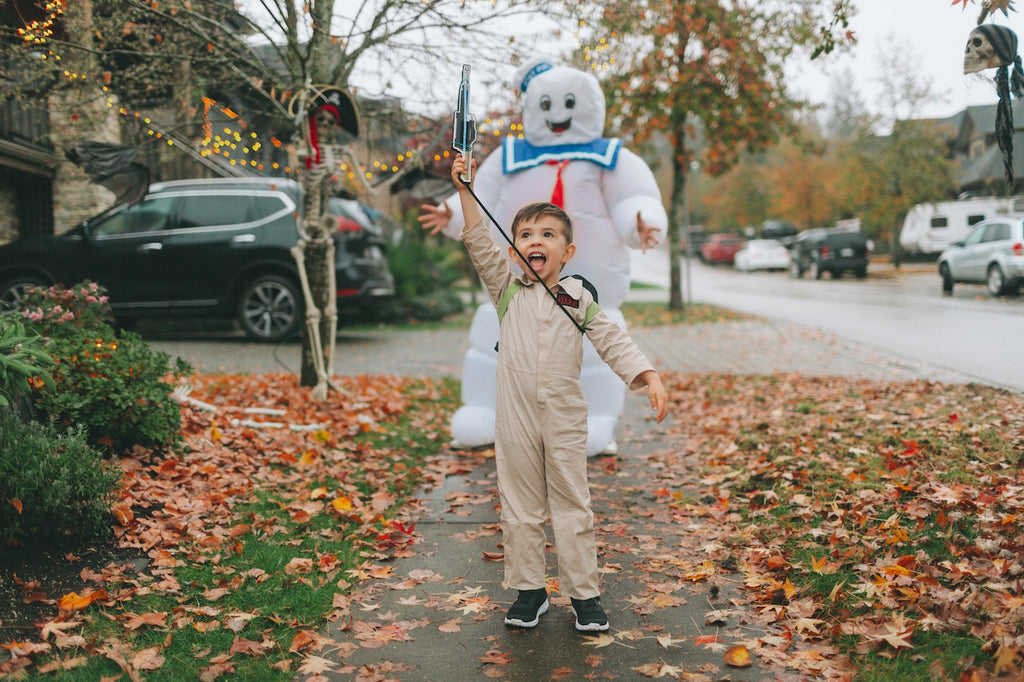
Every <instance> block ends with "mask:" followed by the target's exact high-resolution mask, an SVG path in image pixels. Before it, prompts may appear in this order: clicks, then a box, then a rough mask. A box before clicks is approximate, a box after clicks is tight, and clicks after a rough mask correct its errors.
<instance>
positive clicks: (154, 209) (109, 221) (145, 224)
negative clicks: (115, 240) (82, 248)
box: [89, 197, 174, 237]
mask: <svg viewBox="0 0 1024 682" xmlns="http://www.w3.org/2000/svg"><path fill="white" fill-rule="evenodd" d="M173 204H174V200H173V199H171V198H169V197H158V198H154V199H146V200H143V201H140V202H139V203H137V204H134V205H133V206H129V207H128V208H126V209H124V210H123V211H118V212H117V213H114V214H113V215H110V216H107V217H105V218H102V219H101V220H99V221H98V222H94V223H92V224H91V225H90V226H89V229H90V231H91V233H92V235H93V236H94V237H111V236H117V235H126V234H141V233H145V232H156V231H158V230H163V229H166V228H167V223H168V218H169V216H170V214H171V208H172V206H173Z"/></svg>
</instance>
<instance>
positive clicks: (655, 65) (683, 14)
mask: <svg viewBox="0 0 1024 682" xmlns="http://www.w3.org/2000/svg"><path fill="white" fill-rule="evenodd" d="M825 21H826V18H825V17H824V15H823V14H822V13H821V12H820V11H819V9H818V3H811V2H797V1H793V2H783V1H775V2H725V1H723V0H700V1H698V0H685V1H682V2H680V1H675V0H640V1H639V2H637V1H632V0H630V1H627V0H612V1H610V2H608V3H607V4H606V5H605V7H604V9H603V12H602V14H601V17H600V21H599V25H600V26H601V27H602V28H603V30H604V31H606V32H608V33H609V34H612V35H613V39H611V40H609V41H608V45H609V48H608V49H607V51H603V52H601V53H600V54H599V55H597V58H600V59H603V60H605V63H604V64H600V65H598V66H600V67H601V68H602V69H604V68H607V75H606V77H605V80H606V83H607V88H606V90H607V93H608V96H609V116H608V118H609V123H610V127H611V128H612V129H616V130H621V131H622V132H623V133H625V134H628V135H632V136H633V138H634V140H636V141H637V142H638V143H643V142H645V141H647V140H649V139H651V136H652V134H653V133H654V132H655V131H657V132H658V133H659V134H660V135H663V136H664V138H665V139H666V140H667V143H666V145H665V146H666V147H667V148H666V149H664V155H665V156H667V158H668V163H669V164H670V165H671V169H672V173H671V176H672V186H671V190H670V198H669V230H668V235H667V238H668V241H669V249H670V267H671V293H670V300H669V308H670V309H675V310H678V309H681V308H682V298H681V294H680V286H679V285H680V272H679V258H678V256H679V249H680V245H679V242H680V240H679V235H680V229H681V227H682V225H683V223H684V222H685V209H684V205H685V191H686V189H685V185H686V178H687V172H686V170H687V169H688V168H689V164H690V161H691V160H692V159H693V158H694V152H695V151H697V150H694V149H691V148H690V147H689V146H688V139H690V138H691V137H692V134H693V131H694V127H695V126H696V125H697V124H698V122H699V123H700V124H701V127H702V129H703V134H704V136H705V138H706V144H705V146H704V148H703V150H700V151H701V154H700V162H701V165H702V168H703V170H705V171H707V172H708V173H711V174H714V175H718V174H721V173H723V172H725V171H726V170H728V169H729V168H730V167H731V166H732V165H733V164H734V163H735V162H736V160H737V158H738V155H739V153H740V151H741V150H743V149H747V150H754V151H756V150H759V149H763V148H764V147H766V146H767V145H770V144H772V143H774V142H775V141H776V140H778V138H779V136H780V135H781V134H782V133H783V132H784V131H786V130H788V129H789V128H790V125H791V124H790V121H791V118H790V115H791V114H792V112H793V111H794V110H795V109H796V108H798V103H797V102H795V101H794V100H793V99H792V98H791V97H790V96H789V94H788V93H787V91H786V88H785V84H784V73H783V66H784V63H785V60H786V59H787V58H788V57H789V56H790V55H792V54H794V52H795V51H796V50H798V49H800V48H801V47H802V46H809V45H811V44H813V43H814V41H815V40H816V37H817V36H816V28H817V27H819V26H821V25H822V24H823V23H824V22H825Z"/></svg>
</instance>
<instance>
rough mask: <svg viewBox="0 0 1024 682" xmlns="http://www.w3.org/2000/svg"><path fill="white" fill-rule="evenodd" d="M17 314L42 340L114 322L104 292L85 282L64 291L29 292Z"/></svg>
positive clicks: (57, 289)
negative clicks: (36, 331) (42, 337)
mask: <svg viewBox="0 0 1024 682" xmlns="http://www.w3.org/2000/svg"><path fill="white" fill-rule="evenodd" d="M21 314H22V317H24V318H25V320H26V321H27V322H28V323H29V324H30V325H31V326H32V327H33V328H34V329H37V330H38V331H39V333H40V334H42V335H43V336H46V337H55V336H67V335H68V334H70V333H73V332H72V330H74V329H93V328H95V327H96V326H97V325H99V324H109V323H110V322H112V321H113V319H114V316H113V314H112V313H111V311H110V303H109V297H108V296H107V290H106V289H105V288H104V287H102V286H100V285H99V284H97V283H96V282H90V281H89V280H85V281H83V282H81V283H80V284H76V285H74V286H73V287H71V288H68V289H65V288H64V287H62V286H60V285H54V286H51V287H49V288H43V287H35V288H32V289H29V290H28V291H27V292H26V293H25V297H24V308H23V309H22V313H21Z"/></svg>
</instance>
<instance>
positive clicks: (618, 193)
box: [601, 149, 668, 249]
mask: <svg viewBox="0 0 1024 682" xmlns="http://www.w3.org/2000/svg"><path fill="white" fill-rule="evenodd" d="M601 190H602V192H603V194H604V197H605V203H606V204H607V205H608V213H609V214H610V215H611V218H612V224H613V225H614V226H615V230H616V231H617V232H618V233H619V237H620V238H621V239H622V241H623V242H624V243H625V244H626V245H627V246H629V247H630V248H633V249H639V248H640V235H639V233H638V232H637V230H636V214H637V211H639V212H640V213H641V215H642V216H643V219H644V222H646V223H648V224H650V225H651V226H653V227H659V228H661V229H662V234H664V230H665V229H666V228H667V227H668V215H667V214H666V213H665V207H664V206H663V205H662V203H661V191H660V190H659V189H658V183H657V182H656V181H655V179H654V173H652V172H651V169H650V168H649V167H648V166H647V164H646V163H644V160H643V159H641V158H640V157H639V156H637V155H636V154H635V153H633V152H631V151H629V150H628V149H622V150H621V151H620V152H619V160H618V163H617V164H616V165H615V170H612V171H608V172H605V173H604V177H603V179H602V187H601Z"/></svg>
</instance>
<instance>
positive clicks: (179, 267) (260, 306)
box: [0, 178, 394, 341]
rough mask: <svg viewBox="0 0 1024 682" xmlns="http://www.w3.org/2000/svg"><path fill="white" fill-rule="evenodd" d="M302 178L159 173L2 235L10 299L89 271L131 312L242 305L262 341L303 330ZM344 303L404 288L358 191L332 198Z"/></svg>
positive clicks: (4, 291)
mask: <svg viewBox="0 0 1024 682" xmlns="http://www.w3.org/2000/svg"><path fill="white" fill-rule="evenodd" d="M302 206H303V202H302V188H301V187H300V185H299V184H298V183H296V182H293V181H290V180H285V179H280V178H236V179H205V180H182V181H177V182H168V183H162V184H156V185H153V187H152V188H151V189H150V192H149V194H148V195H147V196H146V197H145V198H144V199H143V200H142V201H141V202H139V203H137V204H134V205H130V206H117V207H115V208H112V209H110V210H108V211H106V212H104V213H101V214H100V215H98V216H96V217H95V218H92V219H90V220H87V221H85V222H83V223H82V224H80V225H78V226H77V227H75V228H73V229H72V230H70V231H68V232H66V233H64V234H61V235H57V236H54V237H45V238H39V239H26V240H20V241H16V242H13V243H11V244H7V245H4V246H0V309H2V310H5V311H10V310H12V309H17V308H18V307H19V302H20V300H21V296H22V294H23V293H24V291H25V290H26V289H27V288H28V287H30V286H35V285H50V284H55V283H61V284H64V285H71V284H75V283H77V282H80V281H82V280H85V279H89V280H92V281H95V282H98V283H100V284H102V285H103V286H105V287H106V288H107V290H108V292H109V294H110V304H111V308H112V309H113V312H114V316H115V318H117V320H118V321H119V322H121V323H128V322H130V321H131V320H132V319H134V318H141V317H173V316H189V317H234V318H236V319H237V321H238V323H239V324H240V325H241V328H242V329H243V330H244V331H245V333H246V334H247V335H248V336H249V337H250V338H253V339H256V340H259V341H279V340H282V339H285V338H288V337H291V336H293V335H294V334H295V333H296V332H297V331H298V330H299V327H300V325H301V324H302V322H303V318H302V316H303V310H304V301H303V296H302V289H301V287H300V284H299V275H298V268H297V267H296V265H295V260H294V258H293V257H292V253H291V249H292V247H293V246H295V244H296V243H297V242H298V238H299V232H298V226H297V225H298V223H297V221H300V220H302V216H301V214H302ZM330 210H331V212H332V213H333V214H335V217H336V220H337V227H338V229H337V230H336V231H334V232H333V233H332V238H333V240H334V244H335V258H334V266H335V272H336V275H337V297H338V305H339V308H340V307H345V306H348V305H372V302H373V301H376V300H379V299H380V298H381V297H387V296H392V295H393V294H394V280H393V278H392V276H391V272H390V271H389V269H388V265H387V261H386V260H385V258H384V249H385V247H386V245H387V241H386V239H385V236H384V234H383V233H382V231H381V230H380V228H379V227H378V226H377V225H376V224H375V223H374V221H373V220H372V219H371V215H370V214H369V213H368V212H367V211H366V210H364V209H363V208H362V207H361V205H360V204H358V202H346V201H344V200H341V199H332V200H331V202H330Z"/></svg>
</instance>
